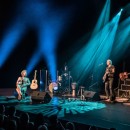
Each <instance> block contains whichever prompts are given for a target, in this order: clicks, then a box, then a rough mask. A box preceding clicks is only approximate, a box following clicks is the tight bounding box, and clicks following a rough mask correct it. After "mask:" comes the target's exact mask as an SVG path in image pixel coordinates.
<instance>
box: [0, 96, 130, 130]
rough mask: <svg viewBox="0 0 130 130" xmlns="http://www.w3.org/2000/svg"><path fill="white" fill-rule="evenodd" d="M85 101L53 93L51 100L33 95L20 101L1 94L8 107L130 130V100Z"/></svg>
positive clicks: (104, 126) (1, 98)
mask: <svg viewBox="0 0 130 130" xmlns="http://www.w3.org/2000/svg"><path fill="white" fill-rule="evenodd" d="M100 97H101V99H102V100H101V101H91V100H86V101H81V100H80V98H71V97H67V96H64V97H63V96H62V97H60V96H52V99H51V101H50V102H49V103H44V102H40V101H39V102H33V101H32V100H31V97H30V96H27V97H26V99H25V100H22V101H18V100H17V99H16V98H15V97H14V96H4V95H1V96H0V104H4V105H5V106H6V107H8V106H11V105H15V107H16V109H17V110H18V111H24V112H28V113H32V114H37V113H43V115H45V116H50V115H53V114H57V115H58V118H59V119H60V120H63V121H72V122H75V123H79V124H84V125H93V126H96V127H100V128H106V129H109V128H111V127H113V128H116V129H117V130H130V102H129V100H128V99H126V98H118V97H117V98H116V100H115V102H110V101H109V100H105V97H104V96H100Z"/></svg>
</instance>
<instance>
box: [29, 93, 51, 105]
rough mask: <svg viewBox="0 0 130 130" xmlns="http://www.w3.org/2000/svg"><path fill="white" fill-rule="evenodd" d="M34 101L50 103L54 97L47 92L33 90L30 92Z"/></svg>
mask: <svg viewBox="0 0 130 130" xmlns="http://www.w3.org/2000/svg"><path fill="white" fill-rule="evenodd" d="M30 96H31V99H32V101H38V102H43V103H49V102H50V101H51V99H52V97H51V95H50V94H49V93H47V92H40V91H32V92H31V93H30Z"/></svg>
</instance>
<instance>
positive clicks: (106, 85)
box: [105, 78, 113, 98]
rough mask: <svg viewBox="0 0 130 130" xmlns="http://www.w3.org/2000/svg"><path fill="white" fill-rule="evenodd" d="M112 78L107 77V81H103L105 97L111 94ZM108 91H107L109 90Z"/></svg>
mask: <svg viewBox="0 0 130 130" xmlns="http://www.w3.org/2000/svg"><path fill="white" fill-rule="evenodd" d="M112 86H113V78H109V79H108V81H106V82H105V92H106V96H107V98H109V97H110V96H113V87H112ZM108 89H109V90H110V93H109V90H108Z"/></svg>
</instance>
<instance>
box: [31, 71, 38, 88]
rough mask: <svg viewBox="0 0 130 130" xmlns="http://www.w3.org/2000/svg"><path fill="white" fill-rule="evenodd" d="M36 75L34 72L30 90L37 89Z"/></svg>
mask: <svg viewBox="0 0 130 130" xmlns="http://www.w3.org/2000/svg"><path fill="white" fill-rule="evenodd" d="M36 73H37V70H35V73H34V79H33V80H32V83H31V85H30V88H31V89H37V88H38V84H37V79H36Z"/></svg>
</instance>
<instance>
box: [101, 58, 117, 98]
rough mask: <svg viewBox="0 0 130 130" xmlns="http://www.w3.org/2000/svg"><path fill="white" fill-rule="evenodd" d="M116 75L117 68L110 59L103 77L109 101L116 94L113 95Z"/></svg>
mask: <svg viewBox="0 0 130 130" xmlns="http://www.w3.org/2000/svg"><path fill="white" fill-rule="evenodd" d="M114 73H115V67H114V65H112V61H111V60H110V59H108V60H107V67H106V71H105V74H104V76H103V81H104V82H105V92H106V96H107V99H109V98H110V97H112V96H114V94H113V80H114ZM108 88H109V90H110V94H109V92H108Z"/></svg>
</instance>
